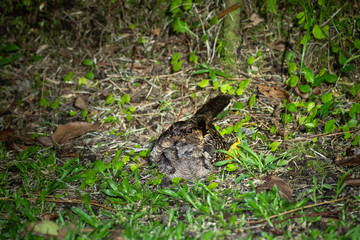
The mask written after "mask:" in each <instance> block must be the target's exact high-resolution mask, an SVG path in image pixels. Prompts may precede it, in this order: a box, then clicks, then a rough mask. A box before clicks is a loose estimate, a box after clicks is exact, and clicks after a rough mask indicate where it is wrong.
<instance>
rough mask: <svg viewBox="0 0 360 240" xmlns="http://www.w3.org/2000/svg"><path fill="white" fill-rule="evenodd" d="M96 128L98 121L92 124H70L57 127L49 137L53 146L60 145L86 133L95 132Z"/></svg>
mask: <svg viewBox="0 0 360 240" xmlns="http://www.w3.org/2000/svg"><path fill="white" fill-rule="evenodd" d="M98 128H99V122H98V121H96V123H94V124H91V123H88V122H71V123H67V124H65V125H60V126H58V127H57V128H56V130H55V132H54V134H53V135H52V136H51V139H52V141H53V143H54V144H57V143H58V144H62V143H64V142H66V141H67V140H69V139H72V138H76V137H78V136H80V135H82V134H84V133H86V132H91V131H96V130H97V129H98Z"/></svg>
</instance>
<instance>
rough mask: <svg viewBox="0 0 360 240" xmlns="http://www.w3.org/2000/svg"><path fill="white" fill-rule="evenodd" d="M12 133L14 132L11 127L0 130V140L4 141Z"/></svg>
mask: <svg viewBox="0 0 360 240" xmlns="http://www.w3.org/2000/svg"><path fill="white" fill-rule="evenodd" d="M13 134H14V130H13V129H5V130H2V131H0V142H5V141H6V140H7V139H8V138H9V137H11V136H12V135H13Z"/></svg>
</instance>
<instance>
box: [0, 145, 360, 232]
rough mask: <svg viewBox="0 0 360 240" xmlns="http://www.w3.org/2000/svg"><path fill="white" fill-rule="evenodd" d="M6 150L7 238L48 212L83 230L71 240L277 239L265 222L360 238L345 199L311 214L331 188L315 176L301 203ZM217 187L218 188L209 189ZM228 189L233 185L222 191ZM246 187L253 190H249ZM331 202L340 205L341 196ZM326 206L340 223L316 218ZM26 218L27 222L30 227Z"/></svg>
mask: <svg viewBox="0 0 360 240" xmlns="http://www.w3.org/2000/svg"><path fill="white" fill-rule="evenodd" d="M0 153H1V156H2V157H3V158H2V159H3V161H6V162H7V163H8V164H7V168H6V169H5V170H4V171H3V172H2V173H1V176H0V179H1V189H0V190H1V193H2V196H3V197H2V198H1V205H0V206H1V208H0V209H1V212H2V213H3V216H4V215H5V214H6V216H7V217H5V218H4V217H3V218H2V220H1V226H2V229H1V236H2V238H3V239H7V238H12V239H16V238H18V237H19V233H21V232H24V231H25V229H26V225H27V223H29V222H37V221H38V220H39V216H44V215H45V216H48V217H51V216H53V215H57V217H56V219H57V220H56V221H55V222H56V224H57V226H58V227H59V228H65V227H66V226H69V225H70V224H74V225H75V226H76V228H75V229H74V231H73V232H72V233H71V232H68V235H67V236H66V237H65V239H75V238H76V239H78V238H85V239H87V238H90V239H102V238H105V237H109V236H110V235H111V234H112V233H113V232H114V231H115V230H116V229H118V230H119V231H120V233H121V235H122V236H124V237H126V238H130V239H133V238H135V239H138V238H142V239H144V238H145V239H169V238H174V239H182V238H202V239H212V238H213V237H215V238H223V237H230V238H237V237H240V236H242V237H243V238H244V236H246V238H251V237H252V236H253V237H254V236H258V237H259V236H261V237H262V238H265V239H272V238H273V237H274V235H273V234H270V233H266V232H262V231H261V230H260V229H257V230H255V231H254V229H253V227H251V226H252V224H251V223H252V222H253V221H254V220H255V221H254V222H257V221H258V220H259V219H263V220H264V221H265V222H267V224H268V226H269V227H270V228H273V229H277V231H278V232H277V235H278V236H279V235H280V236H283V237H284V238H291V236H292V235H293V234H294V233H293V232H292V231H291V230H289V229H287V226H289V225H293V224H295V225H297V224H299V223H301V225H302V226H308V225H309V226H310V225H316V224H320V226H326V227H322V228H320V229H317V228H315V229H312V230H311V231H308V232H304V233H301V234H300V235H301V236H302V237H304V238H309V239H313V238H316V237H318V236H320V235H321V236H322V237H326V238H327V239H338V238H340V237H341V236H342V235H343V233H342V232H339V231H338V230H337V229H338V227H339V226H341V227H342V228H344V229H347V228H349V229H352V230H351V231H349V232H347V233H346V235H345V236H343V237H346V238H347V239H348V238H350V239H356V238H357V237H358V236H359V229H358V227H356V225H357V223H356V221H357V215H356V214H355V215H347V214H345V213H346V212H348V210H346V208H348V207H349V205H348V204H343V203H344V202H345V201H346V200H343V201H339V202H334V203H331V202H329V204H328V206H326V205H325V206H323V207H325V209H322V208H321V207H318V206H316V205H314V207H312V208H308V209H304V207H305V206H307V205H310V204H309V203H311V202H313V203H319V202H320V201H317V199H318V198H321V196H322V195H321V194H320V193H321V189H323V188H326V189H327V188H329V186H327V185H325V184H323V182H322V183H321V186H319V183H318V182H317V180H316V178H315V177H314V185H313V188H312V189H310V190H308V191H307V192H306V193H305V194H304V195H303V196H302V197H300V198H299V199H298V200H297V201H296V202H287V201H286V200H284V199H283V198H281V197H280V195H279V192H278V189H277V187H274V188H273V189H272V190H271V191H263V192H260V193H257V192H256V189H255V187H254V184H253V182H251V180H250V179H249V180H244V181H242V182H241V183H239V184H233V183H231V181H228V180H227V179H228V178H229V176H227V177H226V179H225V178H224V179H220V178H214V179H212V180H211V181H198V180H196V181H195V182H184V181H180V182H179V183H177V184H173V185H172V186H170V185H168V186H159V185H155V186H154V185H153V183H154V182H153V181H151V180H150V181H147V182H145V183H142V182H141V180H140V177H141V176H140V171H139V169H134V170H131V169H130V168H127V167H125V168H123V169H121V170H120V171H113V169H111V168H107V169H106V167H105V168H103V167H99V165H101V164H98V163H97V162H95V163H94V164H93V165H92V166H86V165H83V164H82V163H81V161H80V160H79V159H77V158H73V159H71V160H70V161H67V162H66V163H62V162H57V159H56V153H55V152H54V151H53V150H50V149H43V148H40V147H30V148H29V149H27V150H26V151H24V152H23V153H19V154H18V156H16V159H14V160H10V159H9V158H8V157H7V155H6V150H5V147H4V146H1V148H0ZM126 166H127V165H126ZM84 173H86V174H84ZM90 173H91V174H90ZM225 175H226V173H225ZM94 179H95V182H94ZM16 181H21V183H22V184H21V185H19V184H18V183H16ZM214 182H215V183H218V184H219V185H218V186H216V187H210V186H213V185H211V183H214ZM246 182H247V183H246ZM79 183H81V184H80V186H79V185H78V184H79ZM84 183H85V184H84ZM227 184H231V187H229V188H224V187H222V185H227ZM246 185H247V186H248V187H246V188H247V189H248V190H247V191H245V192H244V191H243V188H244V186H246ZM91 192H92V193H91ZM317 194H319V196H318V195H317ZM337 195H338V194H337ZM329 199H330V200H336V196H330V197H329ZM355 206H356V204H355V205H354V208H355ZM326 208H329V209H331V210H328V211H329V213H328V214H329V216H331V215H332V214H333V212H334V211H338V212H339V213H340V219H338V220H337V221H332V220H330V221H328V222H325V223H324V222H323V218H322V217H321V216H322V215H320V214H319V215H318V216H317V214H316V213H320V212H322V213H325V215H326V213H327V211H326ZM357 208H358V209H357V210H356V209H354V211H355V212H358V211H359V206H357ZM294 209H297V211H296V212H293V214H292V215H291V214H283V213H285V212H287V211H291V210H294ZM355 212H354V213H355ZM23 219H27V220H26V221H25V222H24V221H23ZM330 219H331V218H330ZM43 228H45V227H43ZM45 229H46V228H45ZM240 229H241V231H240V232H239V230H240ZM279 232H280V233H281V234H279ZM259 234H260V235H259ZM37 235H39V234H37ZM26 236H27V237H26V239H37V238H38V237H36V236H35V235H30V233H28V234H27V235H26Z"/></svg>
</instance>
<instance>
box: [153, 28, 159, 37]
mask: <svg viewBox="0 0 360 240" xmlns="http://www.w3.org/2000/svg"><path fill="white" fill-rule="evenodd" d="M159 33H160V28H155V29H154V30H152V34H155V35H156V36H158V35H159Z"/></svg>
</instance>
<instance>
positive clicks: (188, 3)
mask: <svg viewBox="0 0 360 240" xmlns="http://www.w3.org/2000/svg"><path fill="white" fill-rule="evenodd" d="M191 7H192V0H184V1H183V8H184V10H185V11H188V10H190V9H191Z"/></svg>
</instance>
